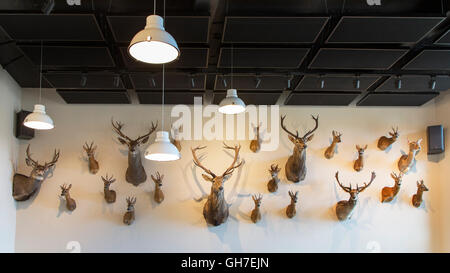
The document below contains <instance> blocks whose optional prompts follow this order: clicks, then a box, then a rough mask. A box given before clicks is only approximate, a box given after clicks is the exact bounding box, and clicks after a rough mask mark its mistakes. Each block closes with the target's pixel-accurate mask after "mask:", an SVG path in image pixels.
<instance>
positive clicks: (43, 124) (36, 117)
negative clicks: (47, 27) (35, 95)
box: [23, 41, 55, 130]
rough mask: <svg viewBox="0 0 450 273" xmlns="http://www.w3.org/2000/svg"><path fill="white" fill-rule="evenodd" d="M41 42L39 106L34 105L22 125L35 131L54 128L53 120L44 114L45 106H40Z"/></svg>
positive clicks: (40, 88) (40, 79)
mask: <svg viewBox="0 0 450 273" xmlns="http://www.w3.org/2000/svg"><path fill="white" fill-rule="evenodd" d="M42 48H43V45H42V41H41V68H40V72H39V104H36V105H34V110H33V113H31V114H29V115H28V116H26V117H25V120H24V121H23V125H25V126H26V127H29V128H32V129H36V130H49V129H53V128H54V127H55V125H54V123H53V120H52V118H51V117H50V116H48V115H47V114H46V113H45V106H44V105H42V104H40V103H41V99H42V51H43V49H42Z"/></svg>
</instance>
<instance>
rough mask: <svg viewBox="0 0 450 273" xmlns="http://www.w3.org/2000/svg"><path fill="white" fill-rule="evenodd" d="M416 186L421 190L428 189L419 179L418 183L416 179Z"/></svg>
mask: <svg viewBox="0 0 450 273" xmlns="http://www.w3.org/2000/svg"><path fill="white" fill-rule="evenodd" d="M417 188H418V189H419V190H421V191H428V188H427V187H426V186H425V184H424V183H423V180H420V183H419V181H417Z"/></svg>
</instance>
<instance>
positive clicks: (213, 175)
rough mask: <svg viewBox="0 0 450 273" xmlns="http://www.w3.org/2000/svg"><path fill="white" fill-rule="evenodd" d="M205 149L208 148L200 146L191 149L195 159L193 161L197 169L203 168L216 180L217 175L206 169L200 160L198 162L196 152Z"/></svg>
mask: <svg viewBox="0 0 450 273" xmlns="http://www.w3.org/2000/svg"><path fill="white" fill-rule="evenodd" d="M204 148H206V146H203V147H200V146H198V147H196V148H191V150H192V157H193V158H194V159H193V161H194V164H195V166H197V167H199V168H202V169H203V170H204V171H205V172H206V173H207V174H209V175H211V176H212V177H213V178H215V177H216V175H215V174H214V173H213V172H212V171H211V170H209V169H207V168H206V167H204V166H203V165H202V163H200V160H198V158H197V155H196V154H195V152H197V151H198V150H201V149H204Z"/></svg>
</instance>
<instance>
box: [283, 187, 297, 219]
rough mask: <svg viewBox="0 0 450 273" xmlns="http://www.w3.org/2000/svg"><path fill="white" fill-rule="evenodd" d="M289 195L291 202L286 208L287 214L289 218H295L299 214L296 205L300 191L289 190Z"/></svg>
mask: <svg viewBox="0 0 450 273" xmlns="http://www.w3.org/2000/svg"><path fill="white" fill-rule="evenodd" d="M289 196H290V197H291V204H289V206H287V208H286V216H287V217H289V218H293V217H294V216H295V215H296V214H297V210H296V208H295V205H296V204H297V199H298V191H296V192H295V193H294V192H292V191H289Z"/></svg>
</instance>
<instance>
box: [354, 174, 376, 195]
mask: <svg viewBox="0 0 450 273" xmlns="http://www.w3.org/2000/svg"><path fill="white" fill-rule="evenodd" d="M375 177H376V174H375V172H372V177H371V178H370V182H369V184H366V183H364V186H362V187H358V185H356V191H357V192H358V193H360V192H362V191H364V190H365V189H366V188H367V187H369V186H370V184H372V182H373V180H375Z"/></svg>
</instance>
